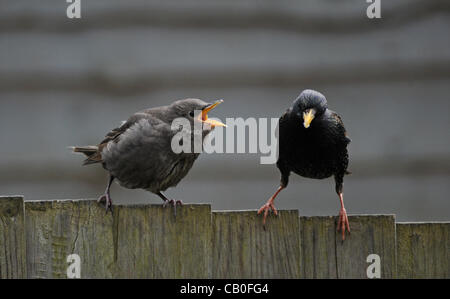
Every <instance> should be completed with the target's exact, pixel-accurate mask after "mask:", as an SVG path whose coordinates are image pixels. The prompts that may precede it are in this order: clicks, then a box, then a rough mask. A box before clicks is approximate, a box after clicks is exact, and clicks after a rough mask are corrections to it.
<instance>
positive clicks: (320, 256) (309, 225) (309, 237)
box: [300, 216, 337, 278]
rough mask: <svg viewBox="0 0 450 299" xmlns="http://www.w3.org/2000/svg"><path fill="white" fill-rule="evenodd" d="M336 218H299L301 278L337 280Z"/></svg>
mask: <svg viewBox="0 0 450 299" xmlns="http://www.w3.org/2000/svg"><path fill="white" fill-rule="evenodd" d="M335 218H336V217H332V216H323V217H300V242H301V253H302V256H301V265H300V270H301V278H337V268H336V242H335V240H336V221H335Z"/></svg>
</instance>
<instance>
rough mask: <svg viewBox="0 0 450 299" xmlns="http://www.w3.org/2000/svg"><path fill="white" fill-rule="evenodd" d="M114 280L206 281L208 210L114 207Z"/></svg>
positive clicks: (205, 207) (194, 206)
mask: <svg viewBox="0 0 450 299" xmlns="http://www.w3.org/2000/svg"><path fill="white" fill-rule="evenodd" d="M115 212H117V214H116V215H115V217H117V219H118V221H117V245H116V248H117V252H116V259H117V261H116V266H117V267H116V274H115V277H117V278H208V277H210V264H211V234H212V231H211V206H210V205H204V204H189V205H184V206H182V207H177V214H176V216H175V215H174V212H173V208H171V207H166V208H164V207H162V205H135V206H116V210H115Z"/></svg>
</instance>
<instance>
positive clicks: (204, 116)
mask: <svg viewBox="0 0 450 299" xmlns="http://www.w3.org/2000/svg"><path fill="white" fill-rule="evenodd" d="M221 103H223V100H218V101H216V102H215V103H214V104H212V105H209V106H208V107H206V108H205V109H203V110H202V113H200V114H199V116H198V120H199V121H201V122H203V123H205V124H209V125H211V127H212V128H214V127H226V126H227V125H225V124H224V123H222V122H220V121H217V120H213V119H208V112H209V111H211V110H213V109H214V108H216V106H217V105H219V104H221Z"/></svg>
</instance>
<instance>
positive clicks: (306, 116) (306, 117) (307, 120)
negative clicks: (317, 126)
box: [303, 109, 316, 129]
mask: <svg viewBox="0 0 450 299" xmlns="http://www.w3.org/2000/svg"><path fill="white" fill-rule="evenodd" d="M315 114H316V110H314V109H308V110H306V111H305V112H303V126H304V127H305V128H306V129H308V128H309V126H310V125H311V122H312V121H313V119H314V116H315Z"/></svg>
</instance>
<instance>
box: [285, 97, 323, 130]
mask: <svg viewBox="0 0 450 299" xmlns="http://www.w3.org/2000/svg"><path fill="white" fill-rule="evenodd" d="M325 110H327V99H326V98H325V96H324V95H323V94H321V93H320V92H318V91H315V90H311V89H305V90H304V91H302V93H301V94H300V95H299V96H298V97H297V99H295V101H294V103H293V106H292V113H293V114H294V117H296V118H298V119H299V120H301V121H302V122H303V126H304V127H305V128H309V126H310V125H311V123H313V120H314V118H316V117H318V116H320V115H322V114H323V113H325Z"/></svg>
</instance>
